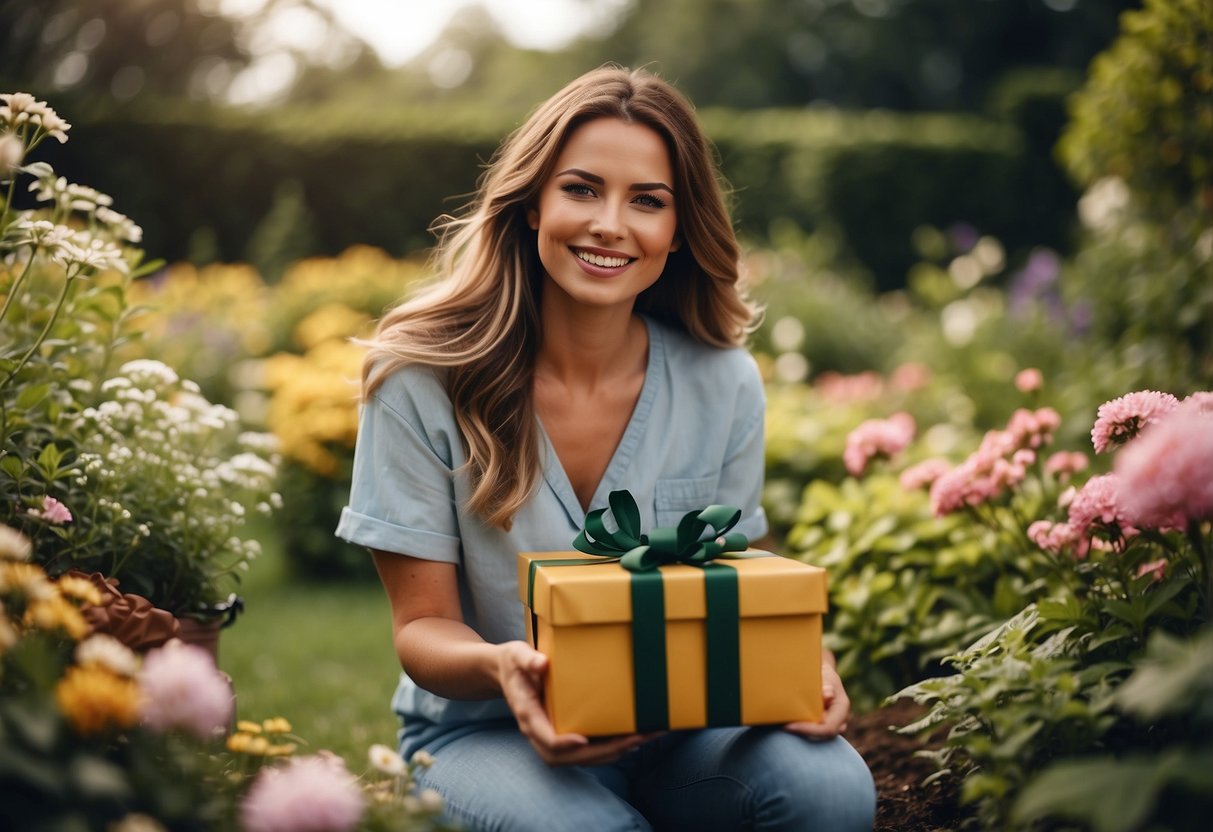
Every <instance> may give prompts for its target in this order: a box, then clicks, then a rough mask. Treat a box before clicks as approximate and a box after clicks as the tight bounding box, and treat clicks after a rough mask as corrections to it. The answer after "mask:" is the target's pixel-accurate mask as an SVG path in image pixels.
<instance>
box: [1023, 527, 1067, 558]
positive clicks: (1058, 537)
mask: <svg viewBox="0 0 1213 832" xmlns="http://www.w3.org/2000/svg"><path fill="white" fill-rule="evenodd" d="M1028 539H1029V540H1031V541H1032V542H1033V543H1035V544H1036V545H1037V546H1039V547H1040V548H1041V549H1044V550H1045V551H1046V552H1053V553H1054V554H1059V553H1061V552H1063V551H1065V550H1066V549H1069V548H1070V547H1071V546H1073V545H1074V544H1075V543H1076V542H1077V541H1078V534H1077V532H1075V530H1074V527H1073V526H1071V525H1070V524H1069V523H1050V522H1049V521H1048V520H1037V521H1036V522H1035V523H1033V524H1032V525H1030V526H1028Z"/></svg>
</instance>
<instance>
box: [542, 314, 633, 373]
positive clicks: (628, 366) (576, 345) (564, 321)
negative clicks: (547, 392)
mask: <svg viewBox="0 0 1213 832" xmlns="http://www.w3.org/2000/svg"><path fill="white" fill-rule="evenodd" d="M540 309H541V312H540V314H541V316H542V320H543V337H542V341H541V342H540V345H539V353H538V355H537V356H536V359H535V373H536V375H537V376H541V377H543V378H544V379H545V380H548V381H553V382H556V383H559V384H561V385H563V386H565V387H568V388H574V387H575V388H581V389H586V388H589V389H593V388H595V387H598V386H600V385H602V384H612V383H615V382H616V381H617V380H619V379H620V378H628V377H631V376H633V375H634V374H635V373H636V371H637V368H639V369H640V370H641V372H643V368H644V362H645V357H646V356H647V353H648V330H647V328H646V327H645V324H644V321H643V320H641V319H640V318H639V317H638V316H637V315H635V314H634V313H633V311H632V309H631V308H624V307H614V308H587V307H577V308H574V309H569V308H561V309H559V310H556V309H554V308H552V307H551V306H550V305H549V304H545V303H543V302H542V301H541V303H540Z"/></svg>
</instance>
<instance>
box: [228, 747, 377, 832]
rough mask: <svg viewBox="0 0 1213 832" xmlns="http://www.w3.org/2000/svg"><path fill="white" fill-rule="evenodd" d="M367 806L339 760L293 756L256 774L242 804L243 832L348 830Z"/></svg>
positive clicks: (353, 825)
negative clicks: (280, 764)
mask: <svg viewBox="0 0 1213 832" xmlns="http://www.w3.org/2000/svg"><path fill="white" fill-rule="evenodd" d="M364 806H365V801H364V799H363V795H362V790H361V789H359V788H358V782H357V781H356V780H355V779H354V777H353V775H352V774H350V773H349V771H348V770H347V769H346V767H345V763H344V762H342V761H341V758H340V757H337V756H335V755H331V754H324V753H323V752H322V753H321V754H318V755H314V756H311V757H297V758H295V759H293V760H291V761H290V762H289V763H287V764H286V765H283V766H278V767H274V768H265V769H262V770H261V773H260V774H258V775H257V779H256V780H254V781H253V785H252V786H250V787H249V790H248V793H247V794H246V795H245V796H244V801H243V802H242V803H241V806H240V819H241V821H242V822H243V825H244V829H245V830H246V831H247V832H346V830H350V829H353V828H354V827H355V826H356V825H357V824H358V821H359V820H360V819H361V818H362V811H363V808H364Z"/></svg>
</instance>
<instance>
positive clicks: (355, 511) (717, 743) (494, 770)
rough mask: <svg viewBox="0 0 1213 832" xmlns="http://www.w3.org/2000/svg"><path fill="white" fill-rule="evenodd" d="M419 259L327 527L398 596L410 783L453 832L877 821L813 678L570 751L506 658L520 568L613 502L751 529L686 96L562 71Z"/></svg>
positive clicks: (748, 477) (741, 411)
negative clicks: (795, 713)
mask: <svg viewBox="0 0 1213 832" xmlns="http://www.w3.org/2000/svg"><path fill="white" fill-rule="evenodd" d="M435 264H436V266H437V268H438V273H439V274H440V275H441V276H442V278H443V279H442V281H441V282H439V283H437V284H435V285H434V286H433V287H431V288H430V289H429V290H428V291H427V293H425V294H423V295H421V296H419V297H417V298H415V299H413V300H411V301H410V302H408V303H405V304H403V305H402V306H400V307H398V308H397V309H395V310H394V311H392V312H391V313H389V314H388V315H387V316H386V317H385V318H384V320H383V321H382V322H381V324H380V327H379V330H378V332H377V335H376V337H375V339H374V340H373V342H372V344H371V350H370V353H369V355H368V357H367V361H366V365H365V372H364V378H363V382H364V391H363V392H364V406H363V410H362V416H361V423H360V429H359V437H358V448H357V452H356V457H355V466H354V467H355V470H354V484H353V488H352V492H351V497H350V505H349V506H348V507H347V508H346V509H345V511H344V513H343V515H342V520H341V524H340V526H339V528H338V534H339V535H340V536H341V537H343V538H345V539H347V540H350V541H352V542H356V543H359V544H362V545H365V546H367V547H368V548H370V549H371V550H372V552H373V556H374V559H375V565H376V567H377V569H378V571H379V575H380V577H381V578H382V580H383V584H384V587H385V588H386V590H387V594H388V597H389V599H390V602H391V607H392V615H393V621H394V631H395V646H396V651H397V653H398V655H399V657H400V662H401V665H402V666H403V668H404V670H405V673H404V674H402V677H401V684H400V687H399V689H398V690H397V693H396V696H395V699H394V701H393V706H394V708H395V710H396V711H397V712H398V713H399V714H400V715H401V717H402V718H403V723H404V730H403V732H402V737H401V745H402V751H403V753H405V754H406V755H411V754H413V753H415V752H416V751H419V750H426V751H428V752H430V753H432V754H433V755H434V756H435V759H436V762H435V764H434V766H433V767H432V768H431V769H430V770H428V771H427V772H426V773H425V774H424V775H423V776H422V780H423V784H424V785H426V786H429V787H432V788H435V789H437V790H438V791H439V792H440V793H441V794H442V795H443V797H444V798H445V800H446V804H447V808H448V812H449V814H450V815H451V816H452V817H453V818H454V819H455V820H457V821H460V822H462V823H464V824H466V825H467V826H469V827H471V828H472V829H510V830H526V832H533V830H566V829H567V830H579V831H580V832H591V830H592V831H593V832H601V830H614V829H650V828H653V829H694V830H711V829H720V830H738V829H764V830H766V829H771V830H774V829H789V830H791V829H795V830H805V829H823V830H831V832H836V831H837V830H847V829H866V828H870V827H871V823H872V815H873V809H874V792H873V786H872V780H871V776H870V775H869V773H868V770H867V768H866V766H864V764H863V761H862V760H861V759H860V758H859V756H858V755H857V754H856V753H855V752H854V750H853V749H851V747H850V746H849V745H847V744H846V742H845V741H844V740H843V739H841V738H840V737H838V736H837V734H838V732H839V731H840V730H841V729H842V728H843V726H844V724H845V720H846V716H847V713H848V709H849V703H848V700H847V698H846V695H845V693H844V692H843V689H842V685H841V683H840V682H839V680H838V676H837V674H836V673H835V672H834V670H833V667H832V663H831V665H827V667H825V668H824V669H823V672H824V674H825V679H826V687H827V692H826V693H827V700H828V701H827V714H826V717H825V720H824V721H823V722H822V723H819V724H794V725H788V726H783V727H782V728H781V727H764V728H750V729H747V728H736V729H705V730H700V731H691V732H671V733H668V734H662V735H659V736H658V735H644V736H642V735H631V736H623V737H613V738H607V739H595V740H589V739H587V738H586V737H582V736H578V735H568V734H566V735H558V734H556V733H555V731H554V730H553V728H552V725H551V723H550V722H549V721H548V719H547V717H546V715H545V714H544V711H543V708H542V703H541V698H540V697H541V691H542V679H543V674H544V672H545V670H546V668H547V662H546V659H545V657H544V656H543V655H542V654H540V653H538V652H536V651H535V650H533V649H532V648H531V647H529V646H528V645H527V644H526V643H524V642H523V641H522V638H523V633H524V624H523V617H522V607H521V605H520V603H519V601H518V595H517V586H516V578H515V553H516V552H519V551H551V550H567V549H568V548H569V547H570V542H571V541H572V538H573V537H574V535H575V534H576V532H577V530H578V529H579V528H580V527H581V524H582V521H583V520H584V518H585V514H586V512H587V511H588V510H590V509H591V508H595V507H602V506H605V505H606V499H607V494H608V493H609V492H610V491H612V490H615V489H619V488H626V489H628V490H629V491H631V492H632V494H633V495H634V496H635V497H636V500H637V502H638V504H639V505H640V507H641V512H642V517H643V519H644V523H645V525H646V526H647V527H650V528H651V527H652V526H654V525H670V524H671V523H672V522H674V521H676V520H677V518H678V517H679V516H680V515H681V514H682V513H684V512H686V511H688V510H690V509H693V508H702V507H703V506H705V505H708V504H710V503H725V504H730V505H736V506H740V507H742V508H743V512H744V513H743V518H742V521H741V522H740V523H739V524H738V526H737V527H736V528H737V530H739V531H742V532H744V533H746V534H747V535H749V536H750V538H751V539H754V538H758V537H761V536H762V535H763V534H765V533H766V528H767V526H766V519H765V517H764V515H763V513H762V509H761V507H760V505H759V497H760V491H761V487H762V476H763V445H762V442H763V391H762V386H761V382H760V380H759V376H758V373H757V370H756V368H755V365H754V363H753V361H752V360H751V359H750V358H749V356H748V355H747V354H746V353H745V352H744V350H742V349H741V348H740V344H741V343H742V342H743V340H744V338H745V336H746V335H747V333H748V331H749V328H750V326H751V324H752V322H753V319H754V315H755V310H754V308H753V307H752V306H751V305H750V304H749V303H748V302H747V301H746V299H745V297H744V296H743V295H742V293H741V292H740V290H739V288H738V285H737V277H738V249H737V243H736V240H735V238H734V236H733V232H732V228H731V226H730V223H729V219H728V215H727V213H726V211H725V208H724V204H723V200H722V197H721V192H720V187H719V184H718V181H717V177H716V171H715V168H714V166H713V164H712V160H711V156H710V153H709V150H708V146H707V144H706V141H705V139H704V137H703V135H702V132H701V130H700V128H699V126H698V124H697V122H696V120H695V117H694V114H693V112H692V110H691V108H690V106H689V105H688V103H687V102H686V101H685V100H683V99H682V98H681V97H680V96H679V95H678V94H677V93H676V92H674V91H673V89H672V88H671V87H670V86H668V85H667V84H665V83H664V82H662V81H660V80H659V79H657V78H655V77H653V76H651V75H649V74H647V73H644V72H628V71H626V70H623V69H618V68H603V69H599V70H596V71H594V72H590V73H588V74H587V75H585V76H582V77H581V78H579V79H577V80H576V81H574V82H573V83H571V84H570V85H568V86H567V87H565V88H564V89H563V90H561V91H560V92H558V93H557V94H556V95H555V96H553V97H552V98H551V99H550V100H548V101H547V102H546V103H545V104H543V105H541V106H540V107H539V108H538V109H537V110H536V111H535V112H534V113H533V114H532V115H531V117H530V118H529V119H528V120H527V121H526V123H525V124H523V125H522V127H520V128H519V129H518V130H517V131H516V132H515V133H513V134H512V135H511V136H510V137H509V138H508V139H507V140H506V141H505V142H504V144H503V145H502V147H501V148H500V149H499V151H498V152H497V154H496V155H495V157H494V159H493V161H492V164H491V165H490V166H489V168H488V170H487V171H486V173H485V174H484V176H483V177H482V180H481V183H480V188H479V190H478V193H477V197H476V199H475V201H474V203H473V204H472V206H471V207H470V209H469V211H468V212H467V214H465V216H464V217H463V218H462V219H459V220H453V221H450V223H449V225H448V227H447V229H446V232H445V234H444V235H443V238H442V240H441V244H440V246H439V250H438V254H437V256H436V258H435Z"/></svg>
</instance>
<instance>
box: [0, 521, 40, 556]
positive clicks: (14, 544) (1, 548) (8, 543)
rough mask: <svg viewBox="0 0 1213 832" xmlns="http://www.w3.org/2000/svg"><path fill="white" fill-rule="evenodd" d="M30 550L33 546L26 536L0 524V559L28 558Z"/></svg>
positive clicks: (31, 550)
mask: <svg viewBox="0 0 1213 832" xmlns="http://www.w3.org/2000/svg"><path fill="white" fill-rule="evenodd" d="M31 552H33V547H32V546H31V545H30V542H29V538H28V537H26V536H25V535H23V534H22V533H21V532H19V531H17V530H16V529H14V528H12V527H11V526H5V525H2V524H0V559H3V560H29V556H30V553H31Z"/></svg>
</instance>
